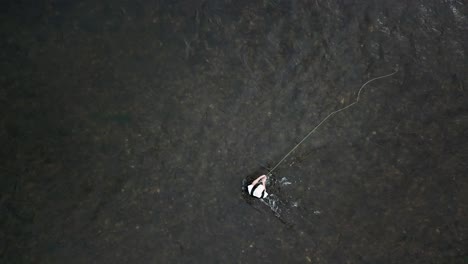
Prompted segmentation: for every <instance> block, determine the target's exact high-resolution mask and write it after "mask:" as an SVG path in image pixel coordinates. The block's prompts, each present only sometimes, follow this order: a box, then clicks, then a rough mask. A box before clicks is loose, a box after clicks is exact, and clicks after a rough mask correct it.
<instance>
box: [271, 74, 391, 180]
mask: <svg viewBox="0 0 468 264" xmlns="http://www.w3.org/2000/svg"><path fill="white" fill-rule="evenodd" d="M397 72H398V69H396V70H395V71H394V72H393V73H390V74H387V75H382V76H379V77H375V78H373V79H370V80H369V81H367V82H366V83H364V84H363V85H362V86H361V88H359V91H358V94H357V96H356V99H355V100H354V102H352V103H350V104H349V105H347V106H345V107H343V108H340V109H338V110H335V111H333V112H331V113H330V114H328V115H327V116H326V117H325V118H324V119H322V121H320V123H318V125H316V126H315V127H314V128H312V130H310V131H309V133H308V134H307V135H306V136H305V137H303V138H302V140H301V141H299V143H297V144H296V145H295V146H294V147H293V148H292V149H291V150H290V151H289V152H288V153H287V154H286V155H284V156H283V158H281V160H280V161H279V162H278V163H276V165H275V166H274V167H273V168H272V169H271V170H269V172H268V174H267V176H268V177H270V176H271V175H273V171H274V170H275V169H276V168H278V166H279V165H281V163H283V161H284V160H285V159H286V158H287V157H289V155H291V154H292V153H293V152H294V151H295V150H296V149H297V148H298V147H299V146H300V145H301V144H302V143H304V141H306V140H307V139H308V138H309V137H310V136H311V135H312V134H313V133H314V132H315V131H317V129H318V128H319V127H320V126H321V125H322V124H323V123H325V121H327V120H328V119H330V118H331V117H332V116H334V115H336V114H338V113H339V112H342V111H344V110H346V109H349V108H351V107H352V106H354V105H356V104H357V103H358V102H359V99H360V96H361V92H362V90H363V89H364V87H366V85H368V84H369V83H371V82H373V81H376V80H379V79H383V78H387V77H390V76H392V75H394V74H395V73H397Z"/></svg>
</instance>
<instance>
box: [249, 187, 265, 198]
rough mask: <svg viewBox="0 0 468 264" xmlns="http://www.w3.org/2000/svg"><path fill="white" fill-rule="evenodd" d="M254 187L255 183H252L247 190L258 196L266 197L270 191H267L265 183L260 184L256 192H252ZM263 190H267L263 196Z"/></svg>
mask: <svg viewBox="0 0 468 264" xmlns="http://www.w3.org/2000/svg"><path fill="white" fill-rule="evenodd" d="M253 187H254V185H253V184H250V185H249V186H247V190H248V192H249V194H250V195H253V196H255V197H257V198H265V197H267V196H268V193H267V192H266V189H265V186H263V184H260V185H258V186H257V188H255V190H254V192H253V193H252V188H253ZM263 191H265V194H264V196H263V197H262V193H263Z"/></svg>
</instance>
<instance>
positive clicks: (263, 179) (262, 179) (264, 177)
mask: <svg viewBox="0 0 468 264" xmlns="http://www.w3.org/2000/svg"><path fill="white" fill-rule="evenodd" d="M259 181H262V184H263V185H265V183H266V175H262V176H260V177H258V178H257V179H255V181H253V182H252V183H251V184H252V185H255V184H257V183H258V182H259Z"/></svg>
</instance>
